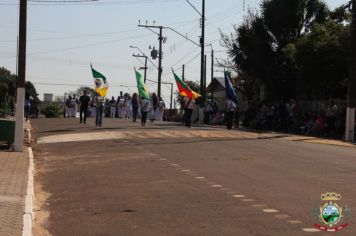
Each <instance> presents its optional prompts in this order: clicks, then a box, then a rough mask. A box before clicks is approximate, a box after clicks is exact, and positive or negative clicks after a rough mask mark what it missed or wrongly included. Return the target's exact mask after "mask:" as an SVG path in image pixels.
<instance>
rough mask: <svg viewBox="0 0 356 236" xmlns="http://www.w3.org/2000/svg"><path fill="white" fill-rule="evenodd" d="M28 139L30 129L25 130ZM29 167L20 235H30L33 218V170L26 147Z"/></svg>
mask: <svg viewBox="0 0 356 236" xmlns="http://www.w3.org/2000/svg"><path fill="white" fill-rule="evenodd" d="M27 131H28V135H29V140H31V133H30V129H28V130H27ZM28 157H29V167H28V180H27V192H26V198H25V211H24V215H23V229H22V236H32V220H33V218H34V213H33V201H34V181H33V175H34V171H35V166H34V161H33V152H32V148H31V147H29V148H28Z"/></svg>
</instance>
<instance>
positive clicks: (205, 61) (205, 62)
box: [204, 55, 207, 105]
mask: <svg viewBox="0 0 356 236" xmlns="http://www.w3.org/2000/svg"><path fill="white" fill-rule="evenodd" d="M206 64H207V60H206V55H204V88H206V75H207V73H206ZM204 94H205V93H204ZM204 105H205V103H204Z"/></svg>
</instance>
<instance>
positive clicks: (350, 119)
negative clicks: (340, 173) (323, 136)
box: [345, 0, 356, 142]
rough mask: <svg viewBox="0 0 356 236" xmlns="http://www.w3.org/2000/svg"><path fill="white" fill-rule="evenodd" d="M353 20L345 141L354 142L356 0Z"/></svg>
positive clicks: (353, 3) (352, 8) (353, 6)
mask: <svg viewBox="0 0 356 236" xmlns="http://www.w3.org/2000/svg"><path fill="white" fill-rule="evenodd" d="M350 4H351V12H352V22H351V26H350V30H351V45H350V46H351V58H350V65H349V66H350V67H349V83H348V98H347V111H346V130H345V141H348V142H354V141H355V140H354V137H355V103H356V0H351V2H350Z"/></svg>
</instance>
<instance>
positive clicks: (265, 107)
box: [66, 91, 346, 138]
mask: <svg viewBox="0 0 356 236" xmlns="http://www.w3.org/2000/svg"><path fill="white" fill-rule="evenodd" d="M181 106H182V110H184V114H183V122H184V124H185V126H186V127H189V128H190V127H191V122H192V113H193V110H194V109H195V100H194V99H192V98H189V97H183V98H182V101H181ZM164 110H165V104H164V102H163V100H162V98H159V97H157V95H156V94H155V93H153V94H152V95H151V97H150V99H145V98H144V97H139V95H138V94H137V93H134V94H132V95H130V94H128V93H125V94H123V93H122V92H120V95H119V96H118V97H117V98H116V99H115V97H112V98H111V100H109V99H104V98H102V97H100V96H97V95H96V96H94V97H92V98H90V97H89V96H88V95H87V92H86V91H85V92H84V94H83V95H82V96H80V98H79V99H77V98H76V96H75V95H73V96H69V97H68V99H67V100H66V116H67V117H75V116H76V114H77V112H79V113H80V123H86V117H87V116H89V117H95V118H96V126H99V127H101V126H102V117H103V116H105V117H108V118H112V119H114V118H119V119H132V122H136V121H137V119H141V125H142V126H145V124H146V120H150V121H151V122H153V121H154V120H161V121H162V120H163V114H164ZM345 112H346V111H345V107H341V106H340V105H337V104H335V103H330V105H329V106H328V107H327V108H325V109H323V110H320V111H319V112H310V111H305V110H303V108H302V106H301V105H300V104H298V102H296V101H295V100H291V101H290V102H279V103H275V104H257V105H250V106H249V107H248V108H247V110H246V111H245V112H240V110H239V107H238V104H236V103H235V102H233V101H231V100H229V99H227V100H226V101H225V108H224V109H219V107H218V105H217V103H216V102H214V101H208V102H207V104H206V106H205V107H204V123H205V124H208V125H209V124H226V127H227V129H232V128H233V127H235V128H238V127H239V125H240V117H241V125H242V126H243V127H246V128H252V129H258V130H274V131H279V132H286V133H294V134H302V135H311V136H320V137H328V138H342V136H343V135H344V130H345V126H344V124H345Z"/></svg>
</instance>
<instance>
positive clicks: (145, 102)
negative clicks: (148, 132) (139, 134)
mask: <svg viewBox="0 0 356 236" xmlns="http://www.w3.org/2000/svg"><path fill="white" fill-rule="evenodd" d="M149 111H150V100H149V99H146V98H145V97H141V126H142V127H144V126H146V119H147V113H148V112H149Z"/></svg>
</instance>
